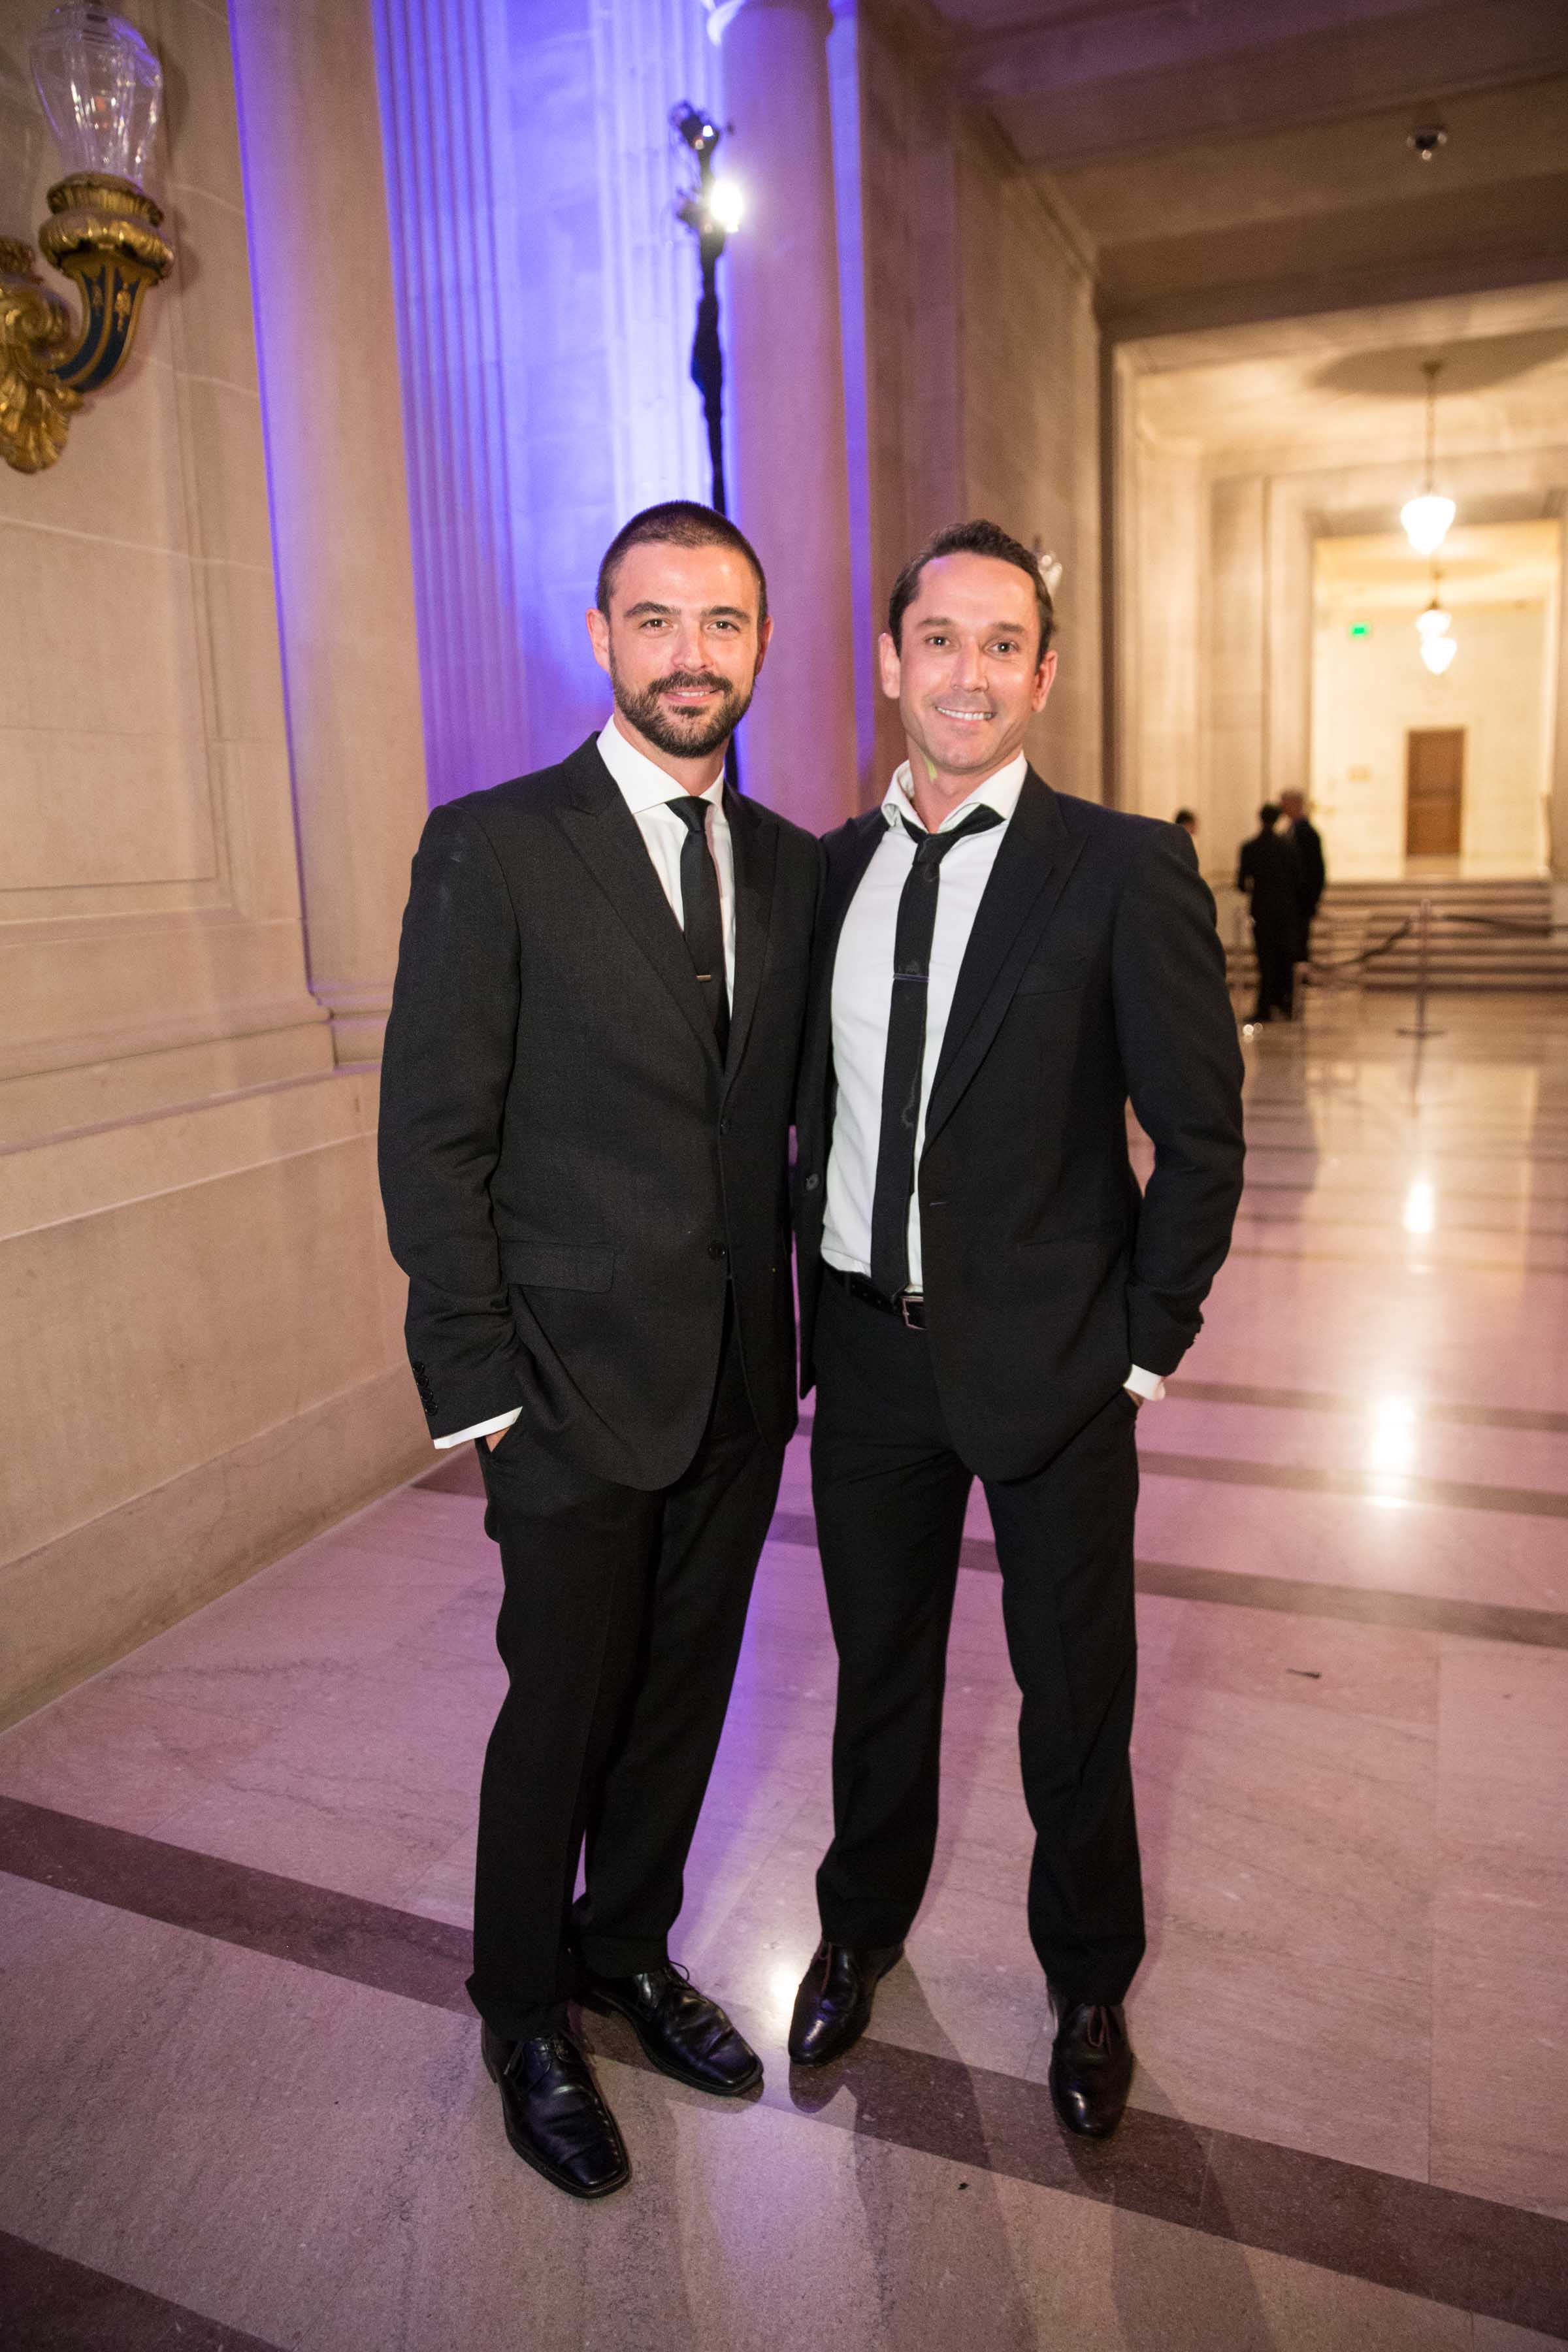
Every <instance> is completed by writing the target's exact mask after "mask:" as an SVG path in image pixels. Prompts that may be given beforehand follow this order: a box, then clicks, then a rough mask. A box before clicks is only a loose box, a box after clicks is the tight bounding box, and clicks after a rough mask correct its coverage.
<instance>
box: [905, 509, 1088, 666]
mask: <svg viewBox="0 0 1568 2352" xmlns="http://www.w3.org/2000/svg"><path fill="white" fill-rule="evenodd" d="M941 555H989V556H991V557H993V558H994V561H995V562H998V563H1013V564H1016V566H1017V568H1018V570H1019V571H1020V572H1027V574H1028V578H1029V585H1030V587H1031V588H1033V590H1034V592H1035V610H1036V612H1037V614H1039V616H1040V650H1039V652H1038V653H1037V655H1036V656H1035V667H1036V668H1038V667H1039V666H1040V664H1041V663H1042V662H1043V661H1044V660H1045V657H1046V656H1047V653H1048V652H1049V650H1050V643H1051V637H1052V635H1053V633H1054V631H1055V629H1056V625H1057V616H1056V609H1055V607H1054V606H1053V604H1052V603H1051V592H1050V590H1049V589H1048V588H1047V585H1046V583H1045V580H1044V578H1043V577H1042V575H1041V572H1040V563H1039V558H1038V557H1037V556H1036V555H1032V554H1031V553H1030V551H1029V550H1028V549H1027V548H1026V546H1025V545H1024V543H1023V541H1022V540H1017V539H1014V538H1013V537H1012V536H1011V534H1010V533H1009V532H1007V531H1005V530H1003V528H1002V526H1001V524H1000V523H999V522H984V521H978V522H955V523H952V524H950V525H949V527H948V529H947V530H939V531H938V532H937V535H936V537H935V538H934V539H928V540H927V541H926V543H925V545H924V546H923V547H922V548H921V551H920V553H919V554H918V555H914V556H911V557H910V561H909V562H907V563H906V564H905V566H904V568H903V570H902V571H901V572H900V574H899V576H898V578H897V579H896V580H895V581H894V583H893V592H892V594H891V595H890V596H889V599H888V635H889V636H890V637H891V639H892V640H893V644H894V646H895V647H896V648H897V650H898V651H899V652H900V653H902V651H903V649H904V648H903V629H904V614H906V613H907V612H908V611H909V608H910V604H912V603H913V602H914V599H915V596H916V594H917V593H918V591H919V588H920V584H921V572H923V571H924V570H925V568H926V565H927V564H928V563H934V562H936V560H937V558H938V556H941Z"/></svg>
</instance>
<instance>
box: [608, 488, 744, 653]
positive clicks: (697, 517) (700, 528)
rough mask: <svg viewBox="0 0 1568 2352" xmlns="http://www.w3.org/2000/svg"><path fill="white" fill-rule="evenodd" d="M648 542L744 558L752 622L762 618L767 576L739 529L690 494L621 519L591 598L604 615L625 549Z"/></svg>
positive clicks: (650, 544) (667, 500) (653, 544)
mask: <svg viewBox="0 0 1568 2352" xmlns="http://www.w3.org/2000/svg"><path fill="white" fill-rule="evenodd" d="M649 546H658V547H729V548H732V549H733V550H734V551H735V553H736V554H737V555H743V556H744V557H745V559H746V562H748V563H749V564H750V565H751V567H752V571H753V572H755V574H756V579H757V625H758V627H759V628H760V627H761V626H762V625H763V622H764V621H765V620H766V619H767V617H768V583H767V576H766V574H765V573H764V572H763V567H762V563H761V561H760V559H759V557H758V555H757V551H756V549H755V548H754V547H753V546H752V542H751V541H750V540H749V539H748V538H747V537H746V534H745V532H744V531H742V530H736V528H735V526H734V524H733V523H732V522H731V520H730V519H729V517H728V516H727V515H721V514H716V513H715V512H714V510H713V509H712V508H711V507H700V506H698V505H697V503H696V502H695V500H694V499H666V500H665V501H664V504H663V505H662V506H657V507H644V509H643V510H642V512H641V514H635V515H633V517H632V519H631V520H630V522H624V523H623V524H622V525H621V527H620V529H619V530H618V531H616V535H615V537H614V539H612V540H611V541H610V543H609V545H608V547H606V548H605V553H604V560H603V561H602V562H601V563H600V565H599V584H598V586H597V588H596V589H595V593H594V601H595V604H597V605H598V608H599V610H600V612H601V613H603V614H604V615H605V619H606V620H607V619H608V618H609V613H610V598H611V597H612V596H613V595H614V593H615V590H616V577H617V575H618V573H619V572H620V568H621V564H622V562H623V561H624V560H625V558H626V554H627V553H628V551H630V550H631V549H632V548H634V547H649Z"/></svg>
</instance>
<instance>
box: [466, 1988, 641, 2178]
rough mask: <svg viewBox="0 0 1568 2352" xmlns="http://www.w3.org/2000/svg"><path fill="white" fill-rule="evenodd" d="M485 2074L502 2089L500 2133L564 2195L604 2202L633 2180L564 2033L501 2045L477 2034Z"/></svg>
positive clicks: (606, 2113) (485, 2033)
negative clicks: (612, 2191)
mask: <svg viewBox="0 0 1568 2352" xmlns="http://www.w3.org/2000/svg"><path fill="white" fill-rule="evenodd" d="M479 2047H480V2049H481V2050H482V2051H483V2053H484V2061H485V2071H486V2073H487V2074H489V2078H490V2080H491V2082H492V2083H496V2084H499V2085H500V2107H501V2116H502V2119H503V2120H504V2122H505V2124H506V2136H507V2137H508V2139H509V2140H510V2142H511V2144H512V2147H514V2148H515V2149H516V2151H517V2153H518V2155H519V2156H521V2158H522V2160H523V2162H524V2164H531V2165H532V2167H533V2168H534V2170H535V2172H538V2173H541V2174H542V2176H543V2178H544V2179H546V2180H548V2181H550V2182H551V2183H552V2186H553V2187H555V2188H557V2189H564V2190H565V2191H566V2194H567V2196H568V2197H607V2196H608V2195H609V2193H610V2191H611V2190H612V2189H619V2188H621V2187H622V2186H623V2185H624V2183H625V2182H626V2181H628V2180H629V2179H631V2177H632V2168H631V2166H630V2165H629V2164H628V2162H627V2161H626V2147H625V2144H624V2143H623V2141H622V2139H621V2135H620V2132H619V2131H618V2129H617V2128H616V2119H615V2117H614V2116H613V2115H612V2114H611V2113H610V2110H609V2108H608V2107H607V2106H606V2105H605V2101H604V2098H603V2095H601V2093H600V2090H599V2086H598V2084H597V2083H595V2080H594V2076H593V2071H592V2069H591V2068H590V2066H589V2064H588V2061H587V2060H586V2058H585V2057H584V2055H583V2053H582V2052H581V2050H579V2049H578V2047H577V2044H576V2043H575V2042H574V2041H573V2039H572V2036H571V2035H570V2034H569V2033H538V2034H535V2035H534V2036H533V2037H532V2038H531V2040H529V2041H527V2042H503V2041H502V2040H501V2038H500V2034H499V2033H492V2032H490V2029H489V2026H488V2025H486V2026H483V2027H482V2028H481V2029H480V2037H479Z"/></svg>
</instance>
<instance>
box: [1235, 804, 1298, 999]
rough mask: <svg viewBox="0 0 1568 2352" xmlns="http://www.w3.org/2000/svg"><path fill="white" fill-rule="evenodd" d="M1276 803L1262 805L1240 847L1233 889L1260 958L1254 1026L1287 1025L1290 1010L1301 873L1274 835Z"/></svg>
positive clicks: (1284, 843) (1287, 847)
mask: <svg viewBox="0 0 1568 2352" xmlns="http://www.w3.org/2000/svg"><path fill="white" fill-rule="evenodd" d="M1280 814H1281V812H1280V807H1279V802H1278V801H1265V802H1264V803H1263V806H1262V807H1261V808H1260V809H1259V810H1258V831H1257V832H1256V833H1255V834H1254V835H1253V836H1252V838H1251V840H1250V841H1244V842H1243V843H1242V845H1241V858H1240V862H1239V864H1238V865H1237V870H1236V887H1237V889H1238V890H1245V891H1246V893H1247V907H1248V910H1249V912H1250V914H1251V917H1252V944H1253V947H1254V949H1255V950H1256V951H1257V955H1258V1003H1257V1004H1256V1005H1255V1006H1254V1008H1253V1013H1252V1019H1253V1022H1254V1024H1256V1023H1258V1022H1260V1021H1271V1020H1272V1019H1273V1018H1274V1015H1275V1014H1276V1013H1279V1017H1280V1019H1281V1020H1282V1021H1289V1018H1290V1015H1291V1011H1292V1007H1293V1001H1294V993H1295V978H1296V950H1297V946H1298V944H1299V941H1300V921H1301V914H1300V903H1299V900H1298V896H1297V891H1298V876H1299V870H1300V869H1299V868H1298V866H1297V863H1296V856H1295V853H1294V851H1293V850H1292V849H1291V847H1290V845H1289V842H1288V841H1287V840H1286V839H1285V838H1284V837H1283V835H1281V834H1280V833H1279V830H1278V827H1279V818H1280Z"/></svg>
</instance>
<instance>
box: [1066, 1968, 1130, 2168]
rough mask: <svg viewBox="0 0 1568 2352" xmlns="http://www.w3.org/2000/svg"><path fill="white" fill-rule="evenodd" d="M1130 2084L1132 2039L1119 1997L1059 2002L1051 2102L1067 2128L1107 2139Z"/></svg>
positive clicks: (1120, 2113) (1116, 2123) (1119, 2118)
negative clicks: (1116, 1999) (1130, 2040)
mask: <svg viewBox="0 0 1568 2352" xmlns="http://www.w3.org/2000/svg"><path fill="white" fill-rule="evenodd" d="M1131 2087H1132V2044H1131V2042H1129V2040H1128V2039H1127V2021H1126V2019H1125V2017H1124V2016H1123V2015H1122V2013H1121V2003H1120V2001H1109V2000H1072V2001H1058V2003H1057V2038H1056V2040H1055V2042H1053V2043H1052V2045H1051V2102H1052V2105H1054V2106H1055V2108H1056V2111H1057V2113H1058V2116H1060V2117H1061V2119H1062V2121H1063V2123H1064V2124H1065V2125H1066V2126H1067V2127H1068V2131H1070V2132H1078V2133H1079V2134H1080V2135H1081V2136H1082V2137H1084V2138H1086V2139H1109V2138H1110V2135H1111V2133H1112V2132H1113V2131H1114V2130H1115V2129H1116V2126H1117V2125H1118V2124H1119V2123H1120V2122H1121V2115H1122V2110H1123V2108H1124V2107H1125V2106H1126V2105H1127V2094H1128V2092H1129V2091H1130V2090H1131Z"/></svg>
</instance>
